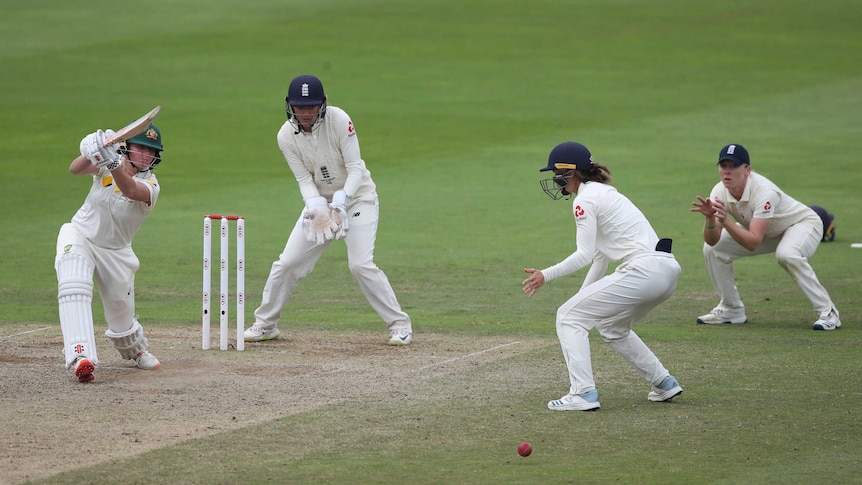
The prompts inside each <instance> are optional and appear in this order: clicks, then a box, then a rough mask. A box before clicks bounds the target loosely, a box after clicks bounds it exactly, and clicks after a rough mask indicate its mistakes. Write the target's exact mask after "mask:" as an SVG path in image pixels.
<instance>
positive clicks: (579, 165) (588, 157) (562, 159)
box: [539, 141, 593, 172]
mask: <svg viewBox="0 0 862 485" xmlns="http://www.w3.org/2000/svg"><path fill="white" fill-rule="evenodd" d="M592 157H593V156H592V154H590V151H589V150H588V149H587V147H585V146H584V145H582V144H580V143H577V142H574V141H567V142H563V143H560V144H559V145H557V146H555V147H554V149H553V150H551V154H550V155H548V165H547V166H546V167H545V168H542V169H540V170H539V171H540V172H547V171H549V170H557V169H567V170H571V169H575V170H581V171H588V170H590V169H591V168H592V167H593V158H592Z"/></svg>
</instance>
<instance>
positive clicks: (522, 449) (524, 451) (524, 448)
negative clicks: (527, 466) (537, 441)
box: [518, 442, 533, 456]
mask: <svg viewBox="0 0 862 485" xmlns="http://www.w3.org/2000/svg"><path fill="white" fill-rule="evenodd" d="M532 452H533V445H531V444H530V443H527V442H524V443H521V444H520V445H518V454H519V455H521V456H530V453H532Z"/></svg>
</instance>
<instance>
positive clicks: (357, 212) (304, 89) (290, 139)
mask: <svg viewBox="0 0 862 485" xmlns="http://www.w3.org/2000/svg"><path fill="white" fill-rule="evenodd" d="M285 102H286V111H287V121H286V122H285V123H284V125H282V127H281V129H280V130H279V131H278V136H277V140H278V146H279V148H280V149H281V153H282V154H283V155H284V158H285V160H286V161H287V165H288V167H290V170H291V171H292V172H293V175H294V176H295V177H296V181H297V183H298V184H299V190H300V193H301V194H302V198H303V200H304V201H305V207H304V208H303V209H302V212H301V213H300V215H299V219H298V220H297V221H296V224H295V225H294V227H293V230H292V231H291V233H290V236H289V237H288V239H287V243H286V244H285V246H284V251H282V253H281V254H280V255H279V257H278V260H277V261H275V262H274V263H272V269H271V270H270V273H269V278H268V279H267V280H266V286H265V287H264V289H263V298H262V301H261V304H260V306H259V307H258V308H257V309H256V310H255V312H254V318H255V322H254V325H252V326H251V327H249V328H248V329H246V331H245V340H246V341H247V342H256V341H261V340H271V339H274V338H278V336H279V334H280V331H279V330H278V326H277V325H278V321H279V319H280V318H281V312H282V310H283V309H284V307H285V305H287V302H288V300H289V299H290V296H291V295H292V294H293V290H294V289H295V288H296V285H297V284H298V283H299V281H300V280H301V279H302V278H304V277H306V276H307V275H308V274H310V273H311V271H312V269H314V265H315V264H316V263H317V261H318V259H320V257H321V256H322V255H323V252H324V251H325V250H326V248H327V247H328V246H329V244H331V243H332V241H333V240H337V239H343V240H344V242H345V243H346V244H347V265H348V267H349V268H350V272H351V273H353V276H354V277H355V278H356V281H357V282H358V283H359V288H360V289H361V290H362V293H363V294H364V295H365V298H366V299H367V300H368V303H370V304H371V306H372V308H374V310H375V311H376V312H377V314H378V315H380V318H382V319H383V321H384V322H385V323H386V326H387V328H388V329H389V337H390V338H389V344H390V345H408V344H410V342H411V341H412V340H413V326H412V323H411V320H410V317H409V316H408V315H407V313H405V312H404V311H402V310H401V305H400V304H399V303H398V299H397V298H396V297H395V292H394V291H393V290H392V286H390V284H389V280H388V279H387V278H386V275H385V274H384V273H383V271H382V270H380V268H378V267H377V265H375V264H374V242H375V240H376V238H377V221H378V199H377V190H376V186H375V184H374V181H373V180H371V172H369V171H368V169H367V168H366V167H365V161H363V160H362V157H361V156H360V152H359V140H358V139H357V136H356V129H355V127H354V126H353V121H351V120H350V117H349V116H348V115H347V113H346V112H345V111H344V110H342V109H340V108H337V107H335V106H328V105H327V103H326V95H325V94H324V92H323V84H322V83H321V82H320V79H318V78H317V77H315V76H311V75H303V76H299V77H297V78H295V79H293V81H291V83H290V86H289V88H288V92H287V97H286V98H285Z"/></svg>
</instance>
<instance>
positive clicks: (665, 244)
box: [655, 237, 673, 253]
mask: <svg viewBox="0 0 862 485" xmlns="http://www.w3.org/2000/svg"><path fill="white" fill-rule="evenodd" d="M671 246H673V239H670V238H667V237H666V238H664V239H659V241H658V244H656V245H655V250H656V251H661V252H663V253H669V252H671V250H670V247H671Z"/></svg>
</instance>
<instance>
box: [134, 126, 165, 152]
mask: <svg viewBox="0 0 862 485" xmlns="http://www.w3.org/2000/svg"><path fill="white" fill-rule="evenodd" d="M128 145H142V146H145V147H150V148H154V149H156V150H157V151H159V152H162V151H164V149H165V147H164V146H163V145H162V132H161V131H159V128H158V127H157V126H156V125H153V124H151V125H150V126H149V127H147V129H146V131H144V132H143V133H141V134H140V135H136V136H133V137H132V138H129V139H128V140H126V146H128Z"/></svg>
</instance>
